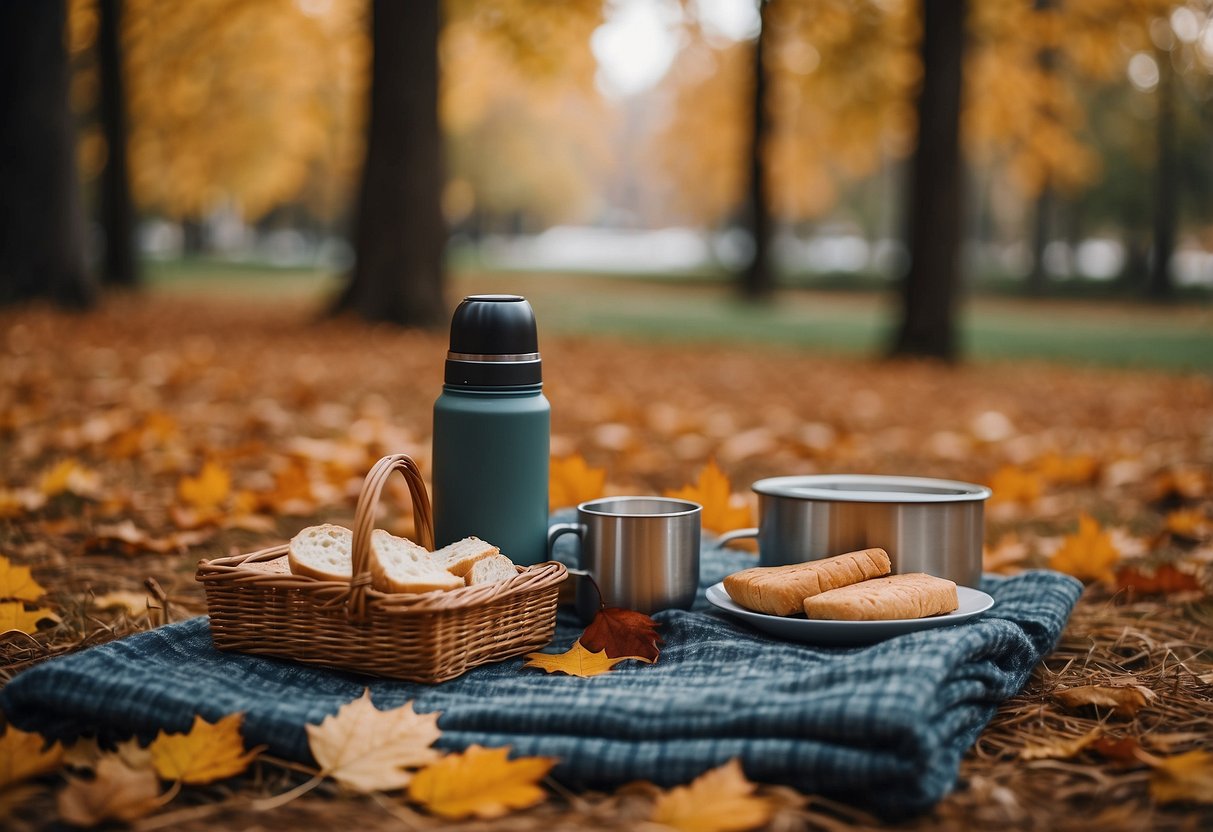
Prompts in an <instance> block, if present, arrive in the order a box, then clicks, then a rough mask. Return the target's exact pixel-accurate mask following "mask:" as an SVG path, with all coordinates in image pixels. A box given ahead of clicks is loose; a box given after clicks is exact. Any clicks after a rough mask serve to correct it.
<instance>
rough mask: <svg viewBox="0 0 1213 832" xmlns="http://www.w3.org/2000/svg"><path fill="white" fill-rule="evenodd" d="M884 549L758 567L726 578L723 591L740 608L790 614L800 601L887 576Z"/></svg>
mask: <svg viewBox="0 0 1213 832" xmlns="http://www.w3.org/2000/svg"><path fill="white" fill-rule="evenodd" d="M889 569H890V564H889V555H888V553H887V552H885V550H884V549H863V550H861V551H858V552H847V553H846V554H845V555H836V556H834V557H832V558H823V559H822V560H811V561H808V562H807V563H794V564H792V565H790V566H758V567H755V568H753V569H746V570H744V571H742V572H737V573H734V574H732V575H729V576H728V577H727V578H725V579H724V588H725V589H726V590H727V591H728V593H729V596H730V597H731V598H732V599H733V600H734V601H736V602H737V603H738V604H741V606H743V607H745V608H747V609H751V610H754V611H755V612H765V613H767V614H768V615H791V614H792V613H797V612H800V611H801V610H802V609H803V608H804V599H806V598H809V597H811V596H814V595H818V594H820V593H822V592H827V591H829V590H832V589H836V588H838V587H842V586H848V585H850V584H855V583H859V582H860V581H866V580H867V579H869V578H875V577H877V576H879V575H887V574H889Z"/></svg>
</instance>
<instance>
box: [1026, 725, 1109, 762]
mask: <svg viewBox="0 0 1213 832" xmlns="http://www.w3.org/2000/svg"><path fill="white" fill-rule="evenodd" d="M1101 736H1103V729H1102V728H1100V727H1099V726H1098V725H1097V726H1095V727H1094V728H1092V729H1091V730H1090V731H1088V732H1087V733H1085V734H1083V735H1082V736H1078V737H1051V738H1049V739H1047V740H1044V741H1042V742H1038V743H1033V744H1032V745H1029V746H1025V747H1024V748H1021V749H1020V750H1019V759H1021V760H1068V759H1070V758H1071V757H1073V756H1074V755H1075V754H1077V753H1078V752H1080V751H1082V750H1083V749H1084V748H1086V747H1087V746H1089V745H1091V744H1092V743H1094V742H1095V741H1096V740H1098V739H1099V738H1100V737H1101Z"/></svg>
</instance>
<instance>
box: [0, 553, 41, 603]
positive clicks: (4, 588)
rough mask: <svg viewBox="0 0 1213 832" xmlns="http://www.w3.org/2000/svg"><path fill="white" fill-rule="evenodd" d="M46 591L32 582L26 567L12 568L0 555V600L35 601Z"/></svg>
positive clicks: (32, 577)
mask: <svg viewBox="0 0 1213 832" xmlns="http://www.w3.org/2000/svg"><path fill="white" fill-rule="evenodd" d="M45 594H46V590H45V589H43V588H42V586H41V584H39V583H38V582H37V581H35V580H34V576H33V575H32V574H30V571H29V567H28V566H14V565H13V564H12V562H10V561H9V559H8V558H6V557H4V556H3V555H0V598H11V599H13V600H15V601H37V600H38V599H39V598H41V597H42V596H43V595H45Z"/></svg>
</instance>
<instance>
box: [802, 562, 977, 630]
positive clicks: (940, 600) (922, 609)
mask: <svg viewBox="0 0 1213 832" xmlns="http://www.w3.org/2000/svg"><path fill="white" fill-rule="evenodd" d="M959 605H960V604H959V601H958V600H957V597H956V584H954V583H953V582H952V581H949V580H947V579H946V578H936V577H934V576H932V575H927V574H925V573H923V572H911V573H909V574H906V575H890V576H889V577H887V578H877V579H875V580H871V581H864V582H863V583H861V584H852V585H850V586H844V587H840V588H838V589H832V590H830V591H829V592H823V593H821V594H819V595H814V596H812V597H811V598H805V599H804V614H805V615H806V616H808V617H809V618H821V619H832V620H840V621H888V620H893V619H899V618H927V617H928V616H932V615H940V614H942V613H947V612H952V611H953V610H955V609H956V608H957V607H958V606H959Z"/></svg>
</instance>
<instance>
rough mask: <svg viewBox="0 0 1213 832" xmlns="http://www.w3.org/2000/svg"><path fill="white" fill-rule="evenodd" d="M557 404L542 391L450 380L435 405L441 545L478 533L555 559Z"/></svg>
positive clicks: (523, 557)
mask: <svg viewBox="0 0 1213 832" xmlns="http://www.w3.org/2000/svg"><path fill="white" fill-rule="evenodd" d="M550 435H551V406H550V405H549V404H548V400H547V399H546V398H545V397H544V395H543V393H542V392H539V390H538V389H535V390H526V391H517V390H510V391H506V390H501V389H490V388H479V389H467V388H462V389H459V388H455V389H452V388H451V386H450V385H446V386H444V387H443V392H442V395H441V396H439V397H438V401H437V402H435V403H434V538H435V540H434V542H435V544H436V545H437V546H445V545H447V544H448V543H454V542H455V541H457V540H462V539H463V538H465V537H469V536H473V535H474V536H476V537H479V538H481V539H482V540H487V541H489V542H490V543H492V544H494V545H495V546H497V547H499V548H500V549H501V552H502V554H504V555H507V556H508V557H509V558H510V560H512V561H514V563H517V564H519V565H520V566H531V565H533V564H536V563H542V562H543V561H545V560H547V529H548V455H549V450H550V448H549V446H550V438H549V437H550Z"/></svg>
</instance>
